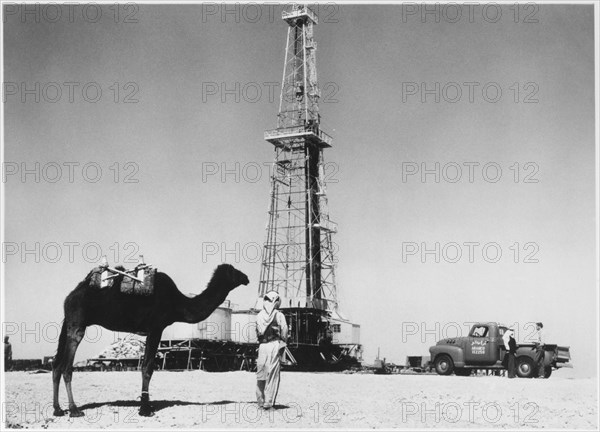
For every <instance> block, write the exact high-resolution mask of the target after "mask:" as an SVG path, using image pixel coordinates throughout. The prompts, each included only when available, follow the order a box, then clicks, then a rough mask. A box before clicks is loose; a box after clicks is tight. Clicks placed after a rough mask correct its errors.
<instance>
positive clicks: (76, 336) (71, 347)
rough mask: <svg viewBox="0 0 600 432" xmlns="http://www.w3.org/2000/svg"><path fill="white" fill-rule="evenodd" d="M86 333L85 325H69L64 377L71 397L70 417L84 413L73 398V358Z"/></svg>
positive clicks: (80, 415)
mask: <svg viewBox="0 0 600 432" xmlns="http://www.w3.org/2000/svg"><path fill="white" fill-rule="evenodd" d="M84 335H85V326H83V327H79V326H69V328H68V329H67V345H66V349H67V353H66V357H65V367H64V371H63V378H64V380H65V387H66V389H67V397H68V398H69V417H82V416H83V415H84V413H83V412H82V411H80V410H79V408H77V405H76V404H75V401H74V400H73V390H72V389H71V381H72V379H73V360H75V352H76V351H77V347H78V346H79V343H80V342H81V340H82V339H83V336H84Z"/></svg>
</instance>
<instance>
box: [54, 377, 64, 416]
mask: <svg viewBox="0 0 600 432" xmlns="http://www.w3.org/2000/svg"><path fill="white" fill-rule="evenodd" d="M61 377H62V369H61V368H56V369H53V370H52V391H53V394H54V400H53V405H54V415H55V416H57V417H62V416H64V415H65V411H64V410H63V409H61V407H60V402H59V401H58V392H59V390H60V378H61Z"/></svg>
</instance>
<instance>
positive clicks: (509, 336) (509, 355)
mask: <svg viewBox="0 0 600 432" xmlns="http://www.w3.org/2000/svg"><path fill="white" fill-rule="evenodd" d="M502 340H503V341H504V346H505V347H506V354H505V355H506V360H507V364H506V369H507V370H508V377H509V378H514V377H515V376H516V372H515V371H516V369H515V355H516V354H517V341H516V340H515V331H514V330H513V329H512V328H509V329H508V330H506V333H504V336H502Z"/></svg>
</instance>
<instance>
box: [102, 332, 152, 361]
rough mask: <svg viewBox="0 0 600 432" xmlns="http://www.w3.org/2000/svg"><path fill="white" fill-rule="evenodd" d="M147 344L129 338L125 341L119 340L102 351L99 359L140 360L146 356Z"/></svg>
mask: <svg viewBox="0 0 600 432" xmlns="http://www.w3.org/2000/svg"><path fill="white" fill-rule="evenodd" d="M144 348H145V344H144V342H143V341H141V340H139V339H136V338H133V337H127V338H125V339H119V340H118V341H116V342H115V343H113V344H112V345H110V346H109V347H107V348H106V349H105V350H104V351H102V352H101V353H100V354H99V355H98V358H109V359H131V358H139V357H140V356H141V355H143V354H144Z"/></svg>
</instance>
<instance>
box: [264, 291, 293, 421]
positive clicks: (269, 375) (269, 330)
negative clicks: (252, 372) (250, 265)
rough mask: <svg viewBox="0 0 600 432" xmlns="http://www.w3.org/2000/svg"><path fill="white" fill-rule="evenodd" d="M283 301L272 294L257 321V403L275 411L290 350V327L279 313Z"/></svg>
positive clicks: (266, 299)
mask: <svg viewBox="0 0 600 432" xmlns="http://www.w3.org/2000/svg"><path fill="white" fill-rule="evenodd" d="M280 304H281V299H280V297H279V294H278V293H277V292H275V291H269V292H268V293H267V294H265V297H264V299H263V309H262V310H261V311H260V312H259V313H258V315H257V317H256V336H257V338H258V341H259V342H260V345H259V347H258V358H257V360H256V399H257V401H258V406H259V407H262V408H264V409H271V408H272V407H273V405H275V399H276V398H277V392H278V391H279V374H280V372H281V357H282V356H283V351H284V350H285V347H286V341H287V336H288V326H287V323H286V321H285V316H284V315H283V314H282V313H281V312H280V311H278V310H277V309H278V308H279V305H280Z"/></svg>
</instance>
